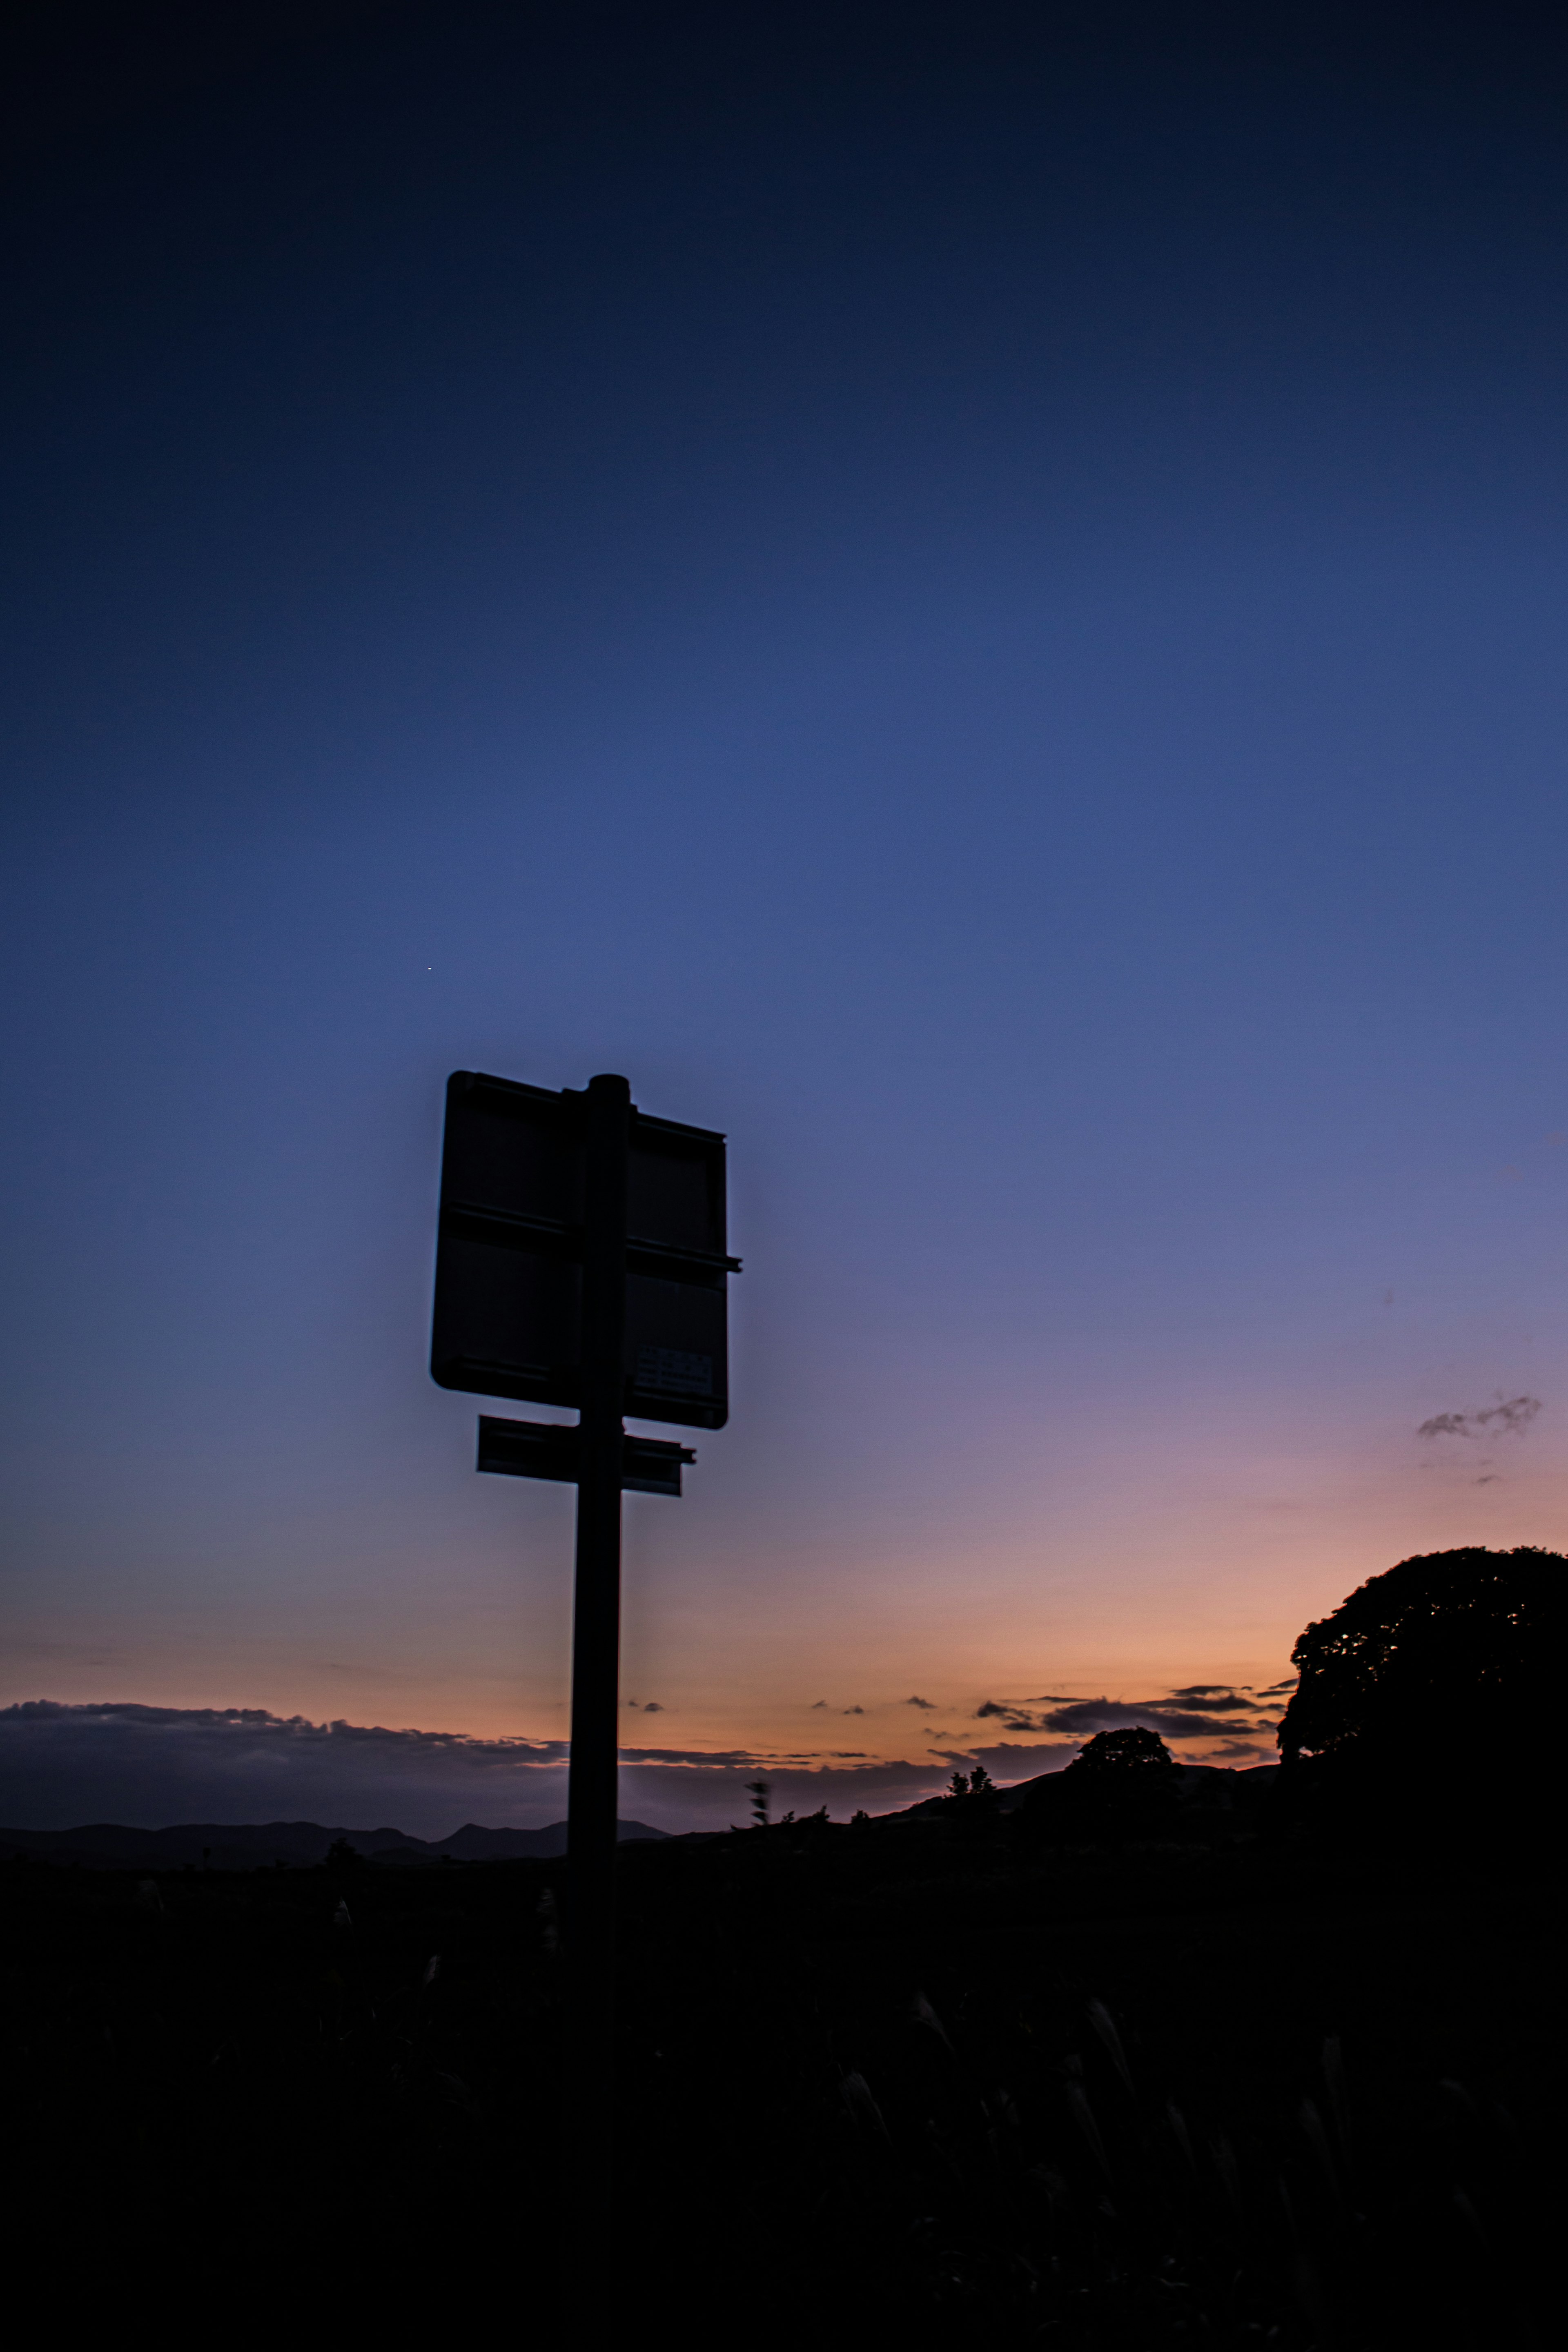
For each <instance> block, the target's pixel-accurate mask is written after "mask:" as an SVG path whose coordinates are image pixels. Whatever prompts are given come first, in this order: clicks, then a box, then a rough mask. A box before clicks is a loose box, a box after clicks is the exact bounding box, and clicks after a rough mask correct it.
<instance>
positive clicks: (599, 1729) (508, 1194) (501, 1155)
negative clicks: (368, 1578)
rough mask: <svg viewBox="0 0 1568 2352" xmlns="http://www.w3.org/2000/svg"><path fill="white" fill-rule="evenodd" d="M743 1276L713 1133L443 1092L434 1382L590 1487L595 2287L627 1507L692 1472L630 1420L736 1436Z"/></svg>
mask: <svg viewBox="0 0 1568 2352" xmlns="http://www.w3.org/2000/svg"><path fill="white" fill-rule="evenodd" d="M739 1271H740V1260H739V1259H738V1258H733V1257H731V1256H730V1255H729V1254H728V1252H727V1250H726V1247H725V1238H724V1139H723V1137H722V1136H721V1135H716V1134H713V1133H711V1132H710V1130H709V1129H706V1128H700V1127H679V1126H677V1125H676V1123H675V1122H674V1121H673V1120H672V1119H664V1118H649V1117H648V1116H647V1113H646V1112H644V1111H639V1110H637V1109H634V1108H633V1106H632V1100H631V1089H630V1087H628V1086H627V1084H626V1080H625V1078H620V1077H608V1076H605V1077H597V1078H595V1079H593V1080H592V1082H591V1083H590V1084H589V1086H588V1087H587V1088H586V1090H585V1091H584V1092H583V1093H578V1092H576V1091H575V1090H574V1089H573V1088H572V1087H564V1088H563V1090H562V1092H561V1093H559V1094H551V1093H549V1092H547V1091H546V1090H545V1089H544V1088H543V1087H525V1086H519V1085H517V1084H515V1083H514V1082H513V1081H512V1080H510V1079H509V1078H492V1077H485V1076H480V1075H479V1074H478V1073H476V1072H474V1071H471V1070H458V1071H457V1072H455V1073H454V1075H453V1076H452V1077H451V1078H450V1079H449V1080H448V1081H447V1134H446V1143H445V1147H444V1149H443V1152H442V1160H441V1213H440V1225H439V1232H438V1238H437V1251H436V1311H435V1318H434V1326H433V1329H432V1334H431V1344H430V1370H431V1373H432V1375H433V1377H434V1378H435V1379H436V1380H437V1381H439V1383H440V1385H441V1386H442V1387H443V1388H448V1389H464V1390H468V1391H477V1392H478V1393H479V1395H481V1396H504V1397H520V1398H531V1399H533V1400H535V1401H536V1402H539V1403H541V1404H559V1405H575V1406H576V1407H577V1408H578V1415H579V1417H578V1420H577V1423H576V1425H575V1426H571V1425H567V1426H564V1427H561V1426H556V1425H553V1424H550V1423H542V1422H528V1421H503V1420H501V1419H500V1417H499V1416H497V1415H494V1414H490V1413H484V1414H481V1416H480V1419H479V1464H478V1466H479V1469H481V1470H499V1471H501V1472H503V1473H504V1474H506V1475H509V1476H512V1477H521V1478H552V1479H557V1480H562V1481H565V1482H568V1483H570V1484H573V1485H574V1486H576V1489H577V1563H576V1581H575V1586H574V1606H573V1619H572V1757H571V1773H570V1779H569V1781H568V1786H567V1798H566V1816H567V1819H566V1856H567V1868H568V1877H569V1895H570V1903H569V1908H568V1916H567V1958H568V1962H569V1965H570V1973H569V1979H568V1981H569V2000H568V2029H569V2040H570V2045H571V2046H570V2049H569V2052H568V2066H567V2080H568V2082H569V2083H570V2084H571V2095H570V2098H569V2100H568V2102H567V2114H566V2124H567V2139H568V2146H567V2170H568V2175H569V2182H568V2191H569V2205H570V2210H571V2211H572V2212H573V2213H574V2215H576V2216H577V2217H578V2226H579V2228H580V2230H581V2231H582V2232H584V2235H583V2245H582V2252H583V2255H584V2261H583V2263H581V2264H579V2266H578V2267H579V2269H581V2270H583V2271H584V2274H586V2273H587V2272H591V2271H592V2269H593V2266H594V2264H595V2263H596V2262H597V2261H598V2259H599V2251H600V2247H601V2245H602V2243H603V2242H605V2240H606V2239H607V2237H608V2235H609V2227H608V2210H607V2209H608V2199H609V2193H610V2162H611V2158H610V2147H611V2120H612V2112H613V2105H614V2102H613V2096H612V2089H613V2076H612V2067H613V2057H612V2053H613V2048H614V2038H613V2027H614V2011H615V1859H616V1813H617V1806H616V1765H617V1759H618V1748H619V1728H618V1727H619V1715H618V1708H619V1705H620V1693H619V1652H620V1609H621V1495H622V1491H623V1489H624V1488H626V1487H628V1486H629V1487H631V1488H633V1489H635V1490H637V1491H638V1492H641V1493H643V1494H653V1495H679V1492H680V1473H681V1467H682V1465H683V1464H685V1463H688V1462H690V1461H692V1460H694V1459H695V1456H694V1455H693V1454H692V1453H691V1451H690V1449H689V1447H687V1446H684V1445H678V1444H674V1443H673V1442H670V1441H668V1440H665V1439H662V1438H657V1437H628V1436H627V1435H626V1431H625V1429H624V1428H623V1426H622V1415H623V1414H624V1413H627V1412H630V1413H635V1414H637V1416H638V1418H639V1419H641V1420H645V1421H673V1422H681V1423H687V1424H688V1425H689V1426H695V1427H697V1428H700V1429H721V1428H722V1427H723V1425H724V1422H725V1420H726V1418H727V1416H728V1413H729V1409H730V1392H729V1391H730V1374H729V1346H728V1339H727V1328H728V1327H727V1308H728V1300H727V1297H726V1286H727V1283H728V1279H729V1276H731V1274H737V1273H739ZM595 2230H596V2231H598V2236H597V2237H595Z"/></svg>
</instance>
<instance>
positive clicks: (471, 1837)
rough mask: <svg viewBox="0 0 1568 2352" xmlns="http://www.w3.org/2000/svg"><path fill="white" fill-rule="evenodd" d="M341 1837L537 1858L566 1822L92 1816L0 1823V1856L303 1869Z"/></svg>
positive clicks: (421, 1849)
mask: <svg viewBox="0 0 1568 2352" xmlns="http://www.w3.org/2000/svg"><path fill="white" fill-rule="evenodd" d="M616 1828H617V1830H618V1832H619V1834H620V1837H621V1840H622V1842H623V1843H626V1842H627V1841H629V1840H633V1839H646V1838H662V1837H664V1836H666V1835H667V1834H668V1832H666V1831H664V1830H656V1829H650V1828H649V1826H648V1824H647V1822H617V1823H616ZM340 1838H342V1839H344V1840H346V1841H347V1843H349V1844H350V1845H352V1846H353V1849H354V1851H355V1852H356V1853H362V1854H363V1855H364V1857H365V1859H366V1860H367V1861H369V1862H374V1863H380V1864H392V1865H394V1866H397V1865H399V1864H401V1865H402V1866H404V1867H405V1868H407V1867H409V1866H411V1865H415V1866H416V1865H418V1864H429V1863H439V1862H442V1861H445V1860H446V1859H447V1857H448V1856H449V1857H450V1858H451V1860H452V1861H454V1862H542V1861H548V1860H549V1859H550V1858H551V1857H552V1855H555V1854H558V1853H565V1851H566V1824H565V1822H551V1823H550V1825H549V1826H548V1828H546V1829H540V1830H510V1829H500V1830H487V1829H483V1828H481V1827H480V1825H479V1822H464V1824H463V1826H462V1828H461V1829H460V1830H455V1831H454V1832H453V1833H452V1835H451V1836H450V1837H447V1838H438V1839H435V1840H427V1839H425V1838H416V1837H409V1836H407V1835H405V1832H403V1831H402V1830H394V1829H380V1830H348V1829H332V1828H329V1827H323V1826H322V1824H321V1822H183V1823H182V1824H180V1826H179V1827H177V1828H174V1829H166V1830H136V1829H126V1828H124V1827H122V1826H121V1823H119V1822H89V1823H87V1824H86V1825H85V1826H84V1827H82V1828H80V1829H74V1830H0V1861H4V1862H14V1861H17V1860H19V1859H23V1858H31V1859H32V1860H33V1861H36V1862H53V1863H64V1864H72V1863H74V1864H78V1865H79V1867H80V1868H82V1869H84V1870H134V1869H139V1868H140V1869H147V1870H179V1869H183V1868H184V1865H185V1864H194V1866H195V1868H197V1869H198V1870H199V1869H204V1868H205V1869H207V1870H265V1869H267V1868H268V1865H270V1864H283V1865H284V1866H285V1867H287V1868H289V1869H294V1870H306V1869H310V1867H312V1865H313V1864H317V1863H320V1862H324V1861H325V1860H326V1858H327V1849H328V1847H329V1846H331V1845H333V1844H335V1843H336V1842H337V1840H338V1839H340Z"/></svg>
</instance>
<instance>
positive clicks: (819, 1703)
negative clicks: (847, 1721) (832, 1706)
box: [811, 1698, 827, 1715]
mask: <svg viewBox="0 0 1568 2352" xmlns="http://www.w3.org/2000/svg"><path fill="white" fill-rule="evenodd" d="M826 1705H827V1701H826V1699H825V1698H814V1699H813V1700H812V1702H811V1711H812V1713H813V1715H815V1714H816V1710H817V1708H818V1707H819V1706H826Z"/></svg>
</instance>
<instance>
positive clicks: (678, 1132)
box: [430, 1070, 740, 1493]
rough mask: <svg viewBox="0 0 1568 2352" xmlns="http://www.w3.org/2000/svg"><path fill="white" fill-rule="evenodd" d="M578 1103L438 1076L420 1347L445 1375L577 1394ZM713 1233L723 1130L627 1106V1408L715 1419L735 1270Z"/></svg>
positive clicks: (574, 1094) (724, 1407) (723, 1382)
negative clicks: (428, 1333)
mask: <svg viewBox="0 0 1568 2352" xmlns="http://www.w3.org/2000/svg"><path fill="white" fill-rule="evenodd" d="M586 1104H587V1096H586V1094H585V1093H580V1092H578V1091H577V1090H576V1089H574V1088H573V1087H565V1088H563V1090H562V1092H561V1093H559V1094H552V1093H551V1092H550V1091H549V1090H548V1089H547V1088H545V1087H525V1086H520V1085H517V1084H516V1083H515V1082H514V1081H512V1080H511V1079H509V1078H491V1077H485V1076H479V1075H478V1074H477V1073H475V1072H473V1071H470V1070H458V1071H456V1072H454V1074H453V1076H451V1077H450V1078H449V1079H448V1080H447V1132H446V1143H445V1148H444V1150H443V1153H442V1160H441V1216H440V1227H439V1239H438V1242H437V1256H436V1313H435V1324H434V1332H433V1338H432V1342H431V1350H430V1370H431V1373H432V1376H433V1377H434V1378H435V1379H436V1380H437V1381H438V1382H439V1383H440V1385H441V1387H443V1388H447V1389H466V1390H468V1391H472V1392H474V1393H476V1394H478V1395H480V1396H501V1397H517V1398H521V1399H527V1400H529V1401H531V1402H534V1403H538V1404H560V1405H576V1404H580V1403H581V1402H582V1396H581V1385H582V1383H581V1363H582V1345H581V1327H582V1296H583V1272H582V1261H583V1215H584V1189H583V1188H584V1151H585V1107H586ZM724 1243H725V1232H724V1139H723V1137H722V1136H721V1135H716V1134H713V1133H712V1132H711V1131H710V1129H706V1128H700V1127H682V1126H679V1125H678V1124H677V1123H676V1121H674V1120H673V1119H666V1118H648V1117H647V1114H646V1113H644V1112H642V1111H637V1110H634V1111H633V1112H632V1115H631V1150H630V1159H629V1163H628V1169H627V1195H626V1339H625V1349H624V1370H625V1384H624V1403H623V1407H622V1410H623V1411H624V1412H628V1413H633V1414H636V1415H637V1417H638V1418H639V1419H640V1420H644V1421H673V1422H681V1423H687V1424H688V1425H690V1426H695V1427H697V1428H700V1429H721V1428H722V1427H723V1425H724V1423H725V1420H726V1419H727V1417H728V1414H729V1400H730V1374H729V1338H728V1306H729V1302H728V1297H727V1295H726V1278H727V1276H729V1275H731V1274H733V1273H738V1272H739V1270H740V1261H739V1259H738V1258H732V1257H731V1256H729V1255H727V1253H726V1250H725V1246H724ZM515 1425H516V1426H519V1427H525V1426H526V1425H527V1424H525V1423H519V1424H515ZM650 1442H651V1441H650ZM543 1475H552V1474H551V1473H549V1472H545V1473H544V1474H543ZM655 1491H657V1492H660V1493H665V1492H669V1491H671V1490H670V1489H669V1488H668V1486H659V1487H658V1488H657V1489H655ZM674 1491H676V1492H679V1480H678V1482H677V1486H676V1488H675V1489H674Z"/></svg>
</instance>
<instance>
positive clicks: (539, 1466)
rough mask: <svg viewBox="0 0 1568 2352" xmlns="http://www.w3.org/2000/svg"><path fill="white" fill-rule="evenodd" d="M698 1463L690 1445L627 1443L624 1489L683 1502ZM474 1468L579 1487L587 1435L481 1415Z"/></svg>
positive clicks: (567, 1427) (657, 1440) (568, 1427)
mask: <svg viewBox="0 0 1568 2352" xmlns="http://www.w3.org/2000/svg"><path fill="white" fill-rule="evenodd" d="M696 1459H697V1456H696V1454H693V1452H692V1451H691V1448H690V1446H689V1445H677V1444H675V1443H674V1441H673V1440H672V1439H670V1438H668V1437H623V1438H622V1440H621V1485H622V1486H624V1487H627V1488H629V1489H630V1490H631V1491H632V1492H633V1493H634V1494H638V1495H670V1496H679V1493H680V1471H681V1465H682V1464H683V1463H687V1462H695V1461H696ZM474 1466H475V1467H476V1469H479V1470H498V1471H500V1472H501V1473H502V1474H503V1475H505V1476H506V1477H509V1478H554V1479H556V1480H558V1481H559V1482H560V1483H561V1484H562V1485H563V1486H575V1485H576V1484H577V1481H578V1480H579V1478H580V1477H581V1476H582V1475H583V1433H582V1431H581V1430H580V1429H577V1428H574V1426H573V1424H572V1423H570V1422H565V1423H561V1422H548V1421H501V1420H500V1419H499V1418H498V1417H497V1416H496V1415H495V1414H494V1413H489V1412H481V1413H480V1415H479V1460H478V1462H477V1463H476V1464H475V1465H474Z"/></svg>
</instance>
